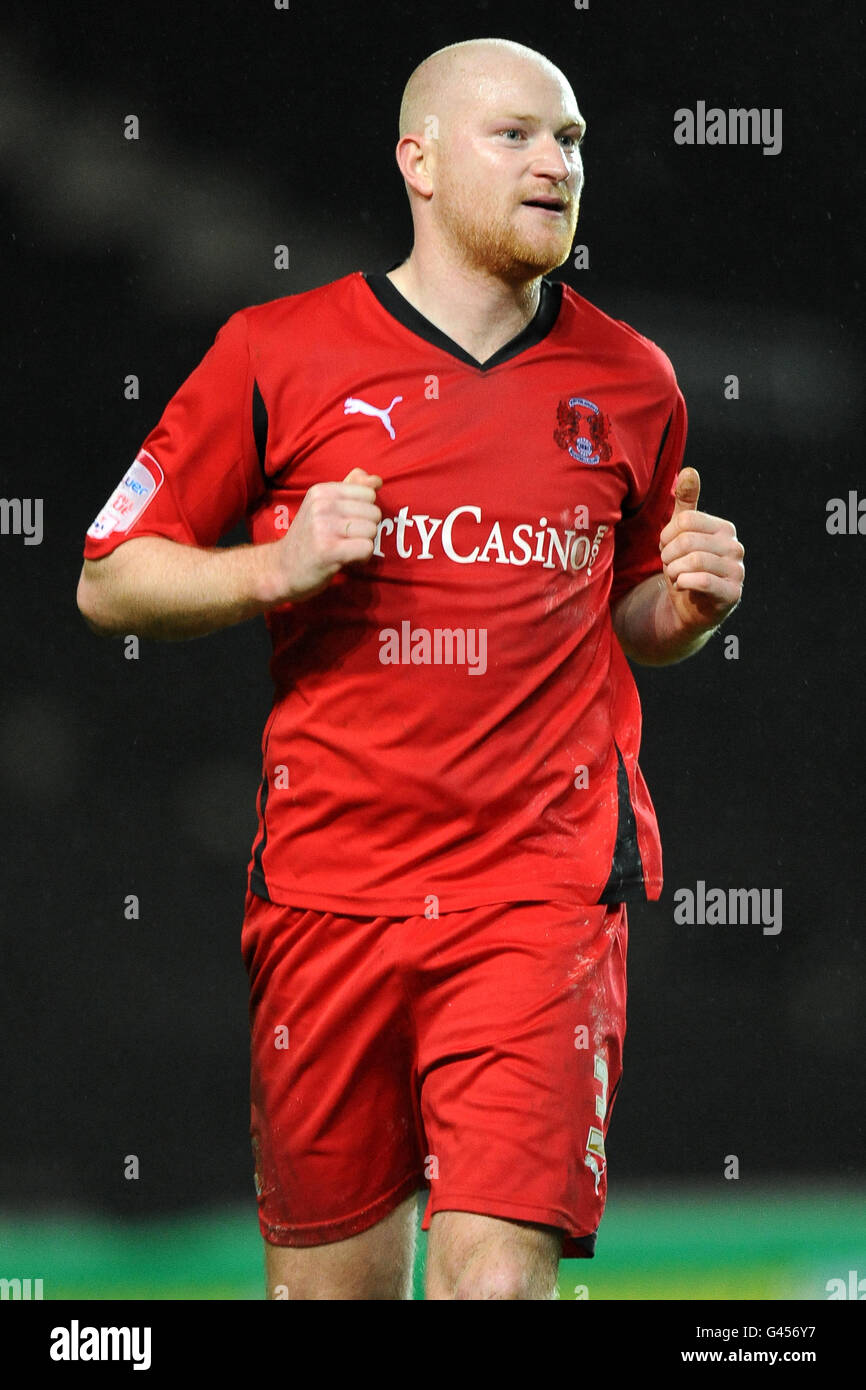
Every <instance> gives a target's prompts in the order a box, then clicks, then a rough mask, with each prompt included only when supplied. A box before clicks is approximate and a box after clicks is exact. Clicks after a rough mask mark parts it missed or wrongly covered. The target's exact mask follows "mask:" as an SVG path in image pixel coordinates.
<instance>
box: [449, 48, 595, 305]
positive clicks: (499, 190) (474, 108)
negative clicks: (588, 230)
mask: <svg viewBox="0 0 866 1390" xmlns="http://www.w3.org/2000/svg"><path fill="white" fill-rule="evenodd" d="M466 86H467V90H466V92H465V95H461V97H460V98H459V99H458V100H457V101H455V103H454V106H453V108H452V109H451V110H450V111H449V113H448V118H447V120H445V121H443V123H442V126H443V128H442V130H441V132H440V139H439V141H438V146H437V149H436V155H435V174H434V191H433V200H432V209H431V211H432V214H433V221H434V224H435V226H436V229H437V231H438V234H439V236H440V237H443V238H444V240H445V243H446V245H447V247H448V249H449V250H453V251H456V252H457V253H458V255H459V256H460V259H461V260H463V261H464V263H466V264H468V265H471V266H472V267H473V268H474V269H483V270H486V271H487V272H488V273H490V274H495V275H499V276H502V277H503V278H506V279H510V280H513V281H518V282H519V281H522V280H527V279H531V278H534V277H535V276H538V275H544V274H546V273H547V272H548V271H550V270H553V269H554V268H555V267H556V266H558V265H562V263H563V261H564V260H566V259H567V257H568V254H569V251H570V250H571V246H572V242H573V241H574V234H575V229H576V227H577V215H578V209H579V201H580V193H581V188H582V185H583V164H582V161H581V157H580V149H579V142H580V140H581V138H582V136H583V131H584V128H585V123H584V121H583V118H582V117H581V115H580V112H579V110H578V107H577V102H576V101H575V99H574V94H573V92H572V91H571V88H570V87H569V86H568V84H567V83H566V81H565V79H564V78H562V77H561V76H559V75H557V74H556V73H555V70H550V69H548V68H545V67H541V66H536V65H535V64H534V63H531V62H516V63H515V62H511V63H508V64H507V65H504V64H502V63H501V62H500V64H499V67H498V70H496V69H491V70H490V71H487V72H482V73H480V74H475V73H473V75H472V78H471V80H470V81H468V82H467V84H466Z"/></svg>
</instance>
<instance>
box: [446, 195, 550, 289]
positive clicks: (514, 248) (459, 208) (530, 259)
mask: <svg viewBox="0 0 866 1390" xmlns="http://www.w3.org/2000/svg"><path fill="white" fill-rule="evenodd" d="M438 214H439V216H438V220H439V223H440V226H441V228H442V231H443V232H444V234H445V238H446V241H447V244H448V246H449V247H450V248H451V249H452V250H454V251H456V253H457V255H458V257H459V259H460V260H461V262H462V263H463V264H464V265H465V266H467V267H468V268H469V269H471V270H481V271H484V272H485V273H486V274H488V275H492V276H496V277H497V278H499V279H503V280H507V281H512V282H515V283H520V282H523V281H526V280H532V279H537V278H538V277H539V276H541V275H547V274H548V273H549V272H550V271H551V270H555V269H556V267H557V266H560V265H562V264H563V262H564V261H566V260H568V255H569V252H570V250H571V245H572V242H573V240H574V234H575V230H576V227H577V208H576V206H573V207H572V210H571V211H570V212H569V213H568V214H566V216H567V219H568V221H567V230H566V229H563V230H562V231H561V233H560V234H559V235H558V236H551V235H549V234H548V235H547V236H545V235H543V230H542V229H539V235H538V236H537V237H530V236H527V235H524V234H522V233H521V232H519V231H518V230H517V228H516V227H515V226H514V223H513V222H512V221H509V220H508V219H507V218H506V217H505V216H503V214H502V213H501V212H498V211H496V212H494V211H493V210H492V209H485V208H484V207H483V206H479V205H477V204H473V205H472V206H466V205H464V204H462V203H461V202H460V201H459V200H458V199H448V198H443V199H442V200H441V201H440V205H439V209H438Z"/></svg>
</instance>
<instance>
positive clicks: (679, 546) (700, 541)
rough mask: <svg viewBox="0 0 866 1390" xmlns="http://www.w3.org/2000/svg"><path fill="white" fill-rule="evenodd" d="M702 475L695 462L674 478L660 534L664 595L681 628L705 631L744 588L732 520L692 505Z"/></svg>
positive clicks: (728, 609) (736, 600)
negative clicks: (673, 494) (669, 509)
mask: <svg viewBox="0 0 866 1390" xmlns="http://www.w3.org/2000/svg"><path fill="white" fill-rule="evenodd" d="M700 490H701V480H700V478H699V476H698V474H697V471H696V470H695V469H694V468H684V469H683V471H682V472H681V473H680V475H679V477H678V478H677V490H676V498H675V501H674V511H673V515H672V517H671V519H670V521H669V522H668V524H667V526H666V527H665V528H664V530H663V531H662V532H661V535H660V537H659V550H660V551H661V557H662V564H663V565H664V579H665V584H666V587H667V591H668V596H669V598H670V601H671V603H672V604H673V606H674V609H675V611H676V614H677V617H678V618H679V620H680V623H681V624H682V627H683V631H684V632H692V633H695V634H697V633H700V632H709V631H711V630H712V629H713V628H716V627H718V626H719V624H720V623H721V622H723V621H724V619H725V618H726V617H727V616H728V614H729V613H730V612H732V611H733V609H734V608H736V606H737V604H738V603H739V602H740V599H741V597H742V593H743V580H744V578H745V574H746V571H745V566H744V565H743V556H744V555H745V550H744V549H743V546H742V544H741V542H740V541H738V540H737V532H736V528H735V527H734V524H733V522H731V521H725V520H724V518H723V517H720V516H710V514H709V513H708V512H699V511H697V505H698V497H699V495H700Z"/></svg>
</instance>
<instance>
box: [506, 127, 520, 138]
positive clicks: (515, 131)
mask: <svg viewBox="0 0 866 1390" xmlns="http://www.w3.org/2000/svg"><path fill="white" fill-rule="evenodd" d="M502 134H503V135H506V136H507V135H516V136H518V137H519V138H522V136H523V131H522V130H518V129H517V127H516V126H511V127H510V129H508V130H503V131H502Z"/></svg>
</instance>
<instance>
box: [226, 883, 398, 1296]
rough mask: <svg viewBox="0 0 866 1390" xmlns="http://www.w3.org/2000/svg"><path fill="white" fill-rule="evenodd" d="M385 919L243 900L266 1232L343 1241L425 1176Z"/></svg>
mask: <svg viewBox="0 0 866 1390" xmlns="http://www.w3.org/2000/svg"><path fill="white" fill-rule="evenodd" d="M388 928H389V919H382V918H380V919H372V918H343V917H337V916H335V915H334V914H333V913H319V912H312V911H305V910H303V909H298V908H285V907H280V906H278V905H276V904H272V903H267V902H264V901H262V900H261V899H258V898H255V897H254V896H253V895H250V897H249V898H248V900H247V912H246V917H245V920H244V927H243V934H242V953H243V957H244V962H245V965H246V967H247V972H248V975H249V980H250V1061H251V1065H250V1135H251V1140H252V1147H253V1155H254V1160H255V1186H256V1197H257V1202H258V1213H259V1224H260V1229H261V1233H262V1236H263V1237H264V1239H265V1241H266V1242H268V1244H269V1245H272V1246H285V1247H298V1248H310V1247H316V1246H325V1245H332V1244H340V1243H343V1242H345V1241H347V1240H349V1239H350V1238H352V1237H356V1236H359V1235H361V1233H362V1232H366V1231H368V1230H370V1229H371V1228H373V1227H376V1226H377V1225H378V1224H379V1223H381V1222H382V1221H383V1219H384V1218H386V1217H387V1216H389V1214H390V1213H392V1212H394V1211H395V1209H396V1208H397V1207H398V1206H400V1205H401V1204H403V1203H405V1202H406V1199H407V1198H408V1197H410V1196H411V1194H413V1193H415V1192H416V1191H417V1190H418V1188H419V1187H421V1186H423V1181H424V1171H423V1170H424V1165H423V1158H422V1156H421V1154H420V1153H419V1148H420V1144H419V1139H418V1125H419V1117H418V1114H417V1105H416V1103H415V1101H414V1089H413V1084H412V1083H413V1068H414V1042H413V1036H412V1029H411V1022H410V1019H409V1018H408V1015H407V1010H406V1001H405V995H404V993H403V990H402V986H401V983H400V979H399V974H398V972H396V971H395V968H394V964H393V961H392V958H391V951H390V938H389V935H388ZM395 1220H396V1218H395ZM387 1229H390V1228H387ZM374 1239H375V1238H374ZM269 1258H270V1257H269ZM286 1258H287V1259H288V1258H289V1257H286ZM325 1258H326V1259H327V1258H328V1257H327V1256H326V1257H325ZM276 1282H285V1281H280V1280H277V1281H276Z"/></svg>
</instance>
